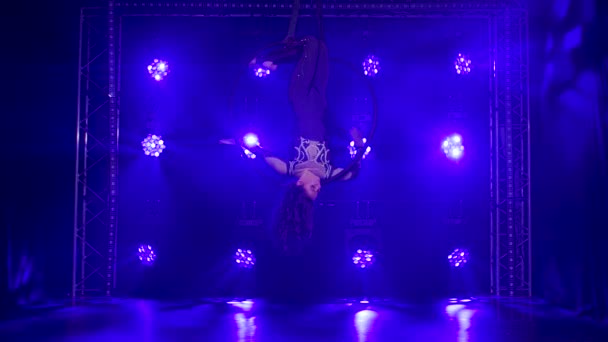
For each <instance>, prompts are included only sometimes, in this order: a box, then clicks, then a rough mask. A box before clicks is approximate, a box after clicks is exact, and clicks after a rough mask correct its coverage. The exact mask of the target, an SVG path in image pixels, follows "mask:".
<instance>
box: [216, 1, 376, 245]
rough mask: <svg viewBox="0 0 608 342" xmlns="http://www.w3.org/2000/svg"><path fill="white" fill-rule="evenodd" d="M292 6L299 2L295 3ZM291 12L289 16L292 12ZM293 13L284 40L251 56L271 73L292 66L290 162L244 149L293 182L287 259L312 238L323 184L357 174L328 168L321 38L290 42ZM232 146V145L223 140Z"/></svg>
mask: <svg viewBox="0 0 608 342" xmlns="http://www.w3.org/2000/svg"><path fill="white" fill-rule="evenodd" d="M295 2H296V3H295V7H297V6H298V5H299V4H298V2H299V1H298V0H296V1H295ZM296 11H297V8H294V13H297V12H296ZM295 17H297V14H294V16H293V17H292V21H291V24H290V30H289V33H288V36H287V38H286V39H285V40H284V41H283V42H282V43H281V44H279V45H278V47H275V48H273V49H271V50H270V51H265V52H264V53H263V54H260V55H258V56H255V58H253V60H252V61H251V62H250V66H251V67H254V68H263V69H265V70H270V71H275V70H277V68H278V67H279V66H281V65H284V64H286V63H295V68H294V70H293V73H292V74H291V79H290V81H289V91H288V96H289V103H290V105H291V108H292V110H293V113H294V114H295V121H296V129H297V132H296V133H297V136H296V139H295V144H294V145H295V146H293V152H295V153H294V154H293V157H292V158H291V159H290V160H288V161H285V160H282V159H280V158H278V157H276V156H275V155H273V154H272V153H270V152H269V151H267V150H265V149H263V148H261V147H260V146H259V145H257V146H255V147H253V148H251V147H247V149H248V150H250V151H251V152H252V153H254V154H255V155H256V156H258V157H261V159H263V160H264V161H265V162H266V163H267V164H268V165H269V166H270V167H271V168H272V169H273V170H275V171H276V172H278V173H279V174H282V175H287V176H289V177H291V178H292V179H293V181H292V182H291V183H290V185H289V186H288V190H287V192H286V194H285V197H284V199H283V202H282V204H281V207H280V209H279V210H280V212H279V215H278V233H279V237H280V248H281V249H282V252H283V253H286V254H299V253H301V251H302V248H303V247H304V246H305V243H306V241H308V240H309V239H310V237H311V235H312V229H313V208H314V201H315V200H316V199H317V197H318V195H319V192H320V191H321V188H322V185H323V184H325V183H327V182H329V181H333V180H343V181H345V180H351V179H353V178H355V177H356V176H357V174H358V173H359V170H360V159H359V161H355V162H354V163H353V165H351V166H350V167H348V168H347V169H346V170H345V169H344V168H337V167H334V166H333V165H332V162H331V158H330V154H329V149H328V147H327V143H326V138H327V135H326V134H327V132H326V127H325V125H324V122H325V115H326V112H327V99H326V92H327V83H328V76H329V57H328V53H327V46H326V44H325V42H324V41H323V40H322V39H319V38H316V37H313V36H305V37H302V38H295V37H294V32H295V19H294V18H295ZM350 133H351V136H352V138H353V141H354V144H355V147H356V148H357V149H363V148H364V139H363V137H362V136H361V133H360V131H359V130H358V129H357V128H352V129H351V130H350ZM221 142H222V143H225V144H235V143H236V142H235V140H233V139H228V140H222V141H221Z"/></svg>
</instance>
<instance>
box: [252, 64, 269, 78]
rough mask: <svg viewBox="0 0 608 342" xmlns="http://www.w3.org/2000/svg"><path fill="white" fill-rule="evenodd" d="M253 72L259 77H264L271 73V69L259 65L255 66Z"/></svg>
mask: <svg viewBox="0 0 608 342" xmlns="http://www.w3.org/2000/svg"><path fill="white" fill-rule="evenodd" d="M253 73H254V74H255V75H256V76H257V77H259V78H263V77H266V76H268V75H270V69H268V68H264V67H261V66H258V67H255V68H253Z"/></svg>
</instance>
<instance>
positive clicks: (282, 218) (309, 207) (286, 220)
mask: <svg viewBox="0 0 608 342" xmlns="http://www.w3.org/2000/svg"><path fill="white" fill-rule="evenodd" d="M313 208H314V205H313V200H312V199H310V197H308V196H307V195H306V193H305V192H304V189H303V188H302V187H301V186H298V185H297V184H296V183H295V182H294V183H293V184H291V185H289V188H288V189H287V192H286V193H285V197H284V198H283V202H282V204H281V207H280V209H279V213H278V220H277V223H278V233H279V242H280V245H281V246H280V247H281V249H282V250H283V252H285V253H289V254H291V253H299V252H301V249H302V247H303V243H304V242H305V241H306V240H307V239H310V237H311V236H312V227H313V221H314V216H313Z"/></svg>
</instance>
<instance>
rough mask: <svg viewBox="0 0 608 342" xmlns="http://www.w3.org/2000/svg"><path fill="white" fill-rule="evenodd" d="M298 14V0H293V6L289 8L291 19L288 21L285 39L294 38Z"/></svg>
mask: <svg viewBox="0 0 608 342" xmlns="http://www.w3.org/2000/svg"><path fill="white" fill-rule="evenodd" d="M299 15H300V0H293V8H292V10H291V20H290V21H289V29H288V30H287V38H286V40H289V39H293V38H295V36H296V26H297V24H298V16H299Z"/></svg>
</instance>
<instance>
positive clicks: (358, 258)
mask: <svg viewBox="0 0 608 342" xmlns="http://www.w3.org/2000/svg"><path fill="white" fill-rule="evenodd" d="M374 261H375V258H374V253H372V252H371V251H369V250H364V249H358V250H357V251H356V252H355V255H353V264H355V266H357V267H359V268H368V267H370V266H371V265H372V264H373V263H374Z"/></svg>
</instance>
